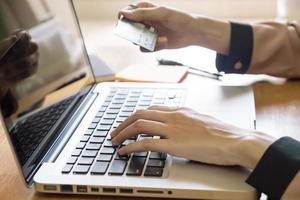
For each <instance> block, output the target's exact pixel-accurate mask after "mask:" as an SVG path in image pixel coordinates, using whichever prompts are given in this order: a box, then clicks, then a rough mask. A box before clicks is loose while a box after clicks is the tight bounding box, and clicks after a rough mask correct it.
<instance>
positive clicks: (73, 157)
mask: <svg viewBox="0 0 300 200" xmlns="http://www.w3.org/2000/svg"><path fill="white" fill-rule="evenodd" d="M76 161H77V157H76V156H71V157H70V158H69V159H68V161H67V164H75V163H76Z"/></svg>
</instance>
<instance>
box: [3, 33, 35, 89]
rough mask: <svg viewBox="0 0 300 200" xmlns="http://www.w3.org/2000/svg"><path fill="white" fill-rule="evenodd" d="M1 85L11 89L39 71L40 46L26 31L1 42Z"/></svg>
mask: <svg viewBox="0 0 300 200" xmlns="http://www.w3.org/2000/svg"><path fill="white" fill-rule="evenodd" d="M0 58H1V60H0V83H1V85H2V86H5V87H10V86H11V85H14V84H15V83H17V82H19V81H21V80H23V79H25V78H28V77H29V76H31V75H32V74H34V73H35V72H36V71H37V67H38V46H37V44H36V43H34V42H32V41H31V36H30V35H29V34H28V33H26V32H25V31H20V32H17V33H15V34H12V35H10V36H9V37H7V38H6V39H4V40H2V41H0Z"/></svg>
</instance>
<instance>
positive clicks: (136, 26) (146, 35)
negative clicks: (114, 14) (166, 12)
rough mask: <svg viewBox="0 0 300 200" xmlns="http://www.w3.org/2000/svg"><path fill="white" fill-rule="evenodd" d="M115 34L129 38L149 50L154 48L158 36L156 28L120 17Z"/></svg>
mask: <svg viewBox="0 0 300 200" xmlns="http://www.w3.org/2000/svg"><path fill="white" fill-rule="evenodd" d="M115 34H116V35H118V36H119V37H121V38H123V39H126V40H129V41H131V42H133V43H134V44H137V45H139V46H141V47H143V48H145V49H147V50H149V51H154V50H155V45H156V41H157V38H158V34H157V30H155V29H154V28H153V27H147V26H146V25H145V24H142V23H139V22H133V21H130V20H128V19H125V18H124V17H121V18H120V19H119V21H118V24H117V26H116V29H115Z"/></svg>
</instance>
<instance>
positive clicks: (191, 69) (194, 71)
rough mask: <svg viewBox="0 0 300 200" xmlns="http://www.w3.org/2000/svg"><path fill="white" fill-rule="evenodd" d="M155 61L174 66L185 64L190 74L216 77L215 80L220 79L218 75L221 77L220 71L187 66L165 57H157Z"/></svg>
mask: <svg viewBox="0 0 300 200" xmlns="http://www.w3.org/2000/svg"><path fill="white" fill-rule="evenodd" d="M157 61H158V63H159V64H160V65H174V66H176V65H177V66H185V67H188V72H189V73H191V74H195V75H198V76H204V77H207V78H212V79H216V80H220V77H222V74H221V73H213V72H208V71H205V70H202V69H198V68H196V67H191V66H187V65H184V64H182V63H180V62H176V61H173V60H167V59H162V58H157Z"/></svg>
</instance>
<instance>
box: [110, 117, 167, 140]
mask: <svg viewBox="0 0 300 200" xmlns="http://www.w3.org/2000/svg"><path fill="white" fill-rule="evenodd" d="M166 132H167V128H166V124H164V123H161V122H156V121H150V120H144V119H139V120H137V121H135V122H134V123H132V124H130V125H129V126H128V127H126V128H124V129H123V130H122V131H120V132H119V133H118V134H117V135H115V137H113V139H112V144H113V145H118V144H120V143H122V142H123V141H124V140H126V139H127V138H131V137H134V136H136V135H138V134H141V133H145V134H148V135H158V136H161V137H164V138H166V137H167V133H166Z"/></svg>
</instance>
